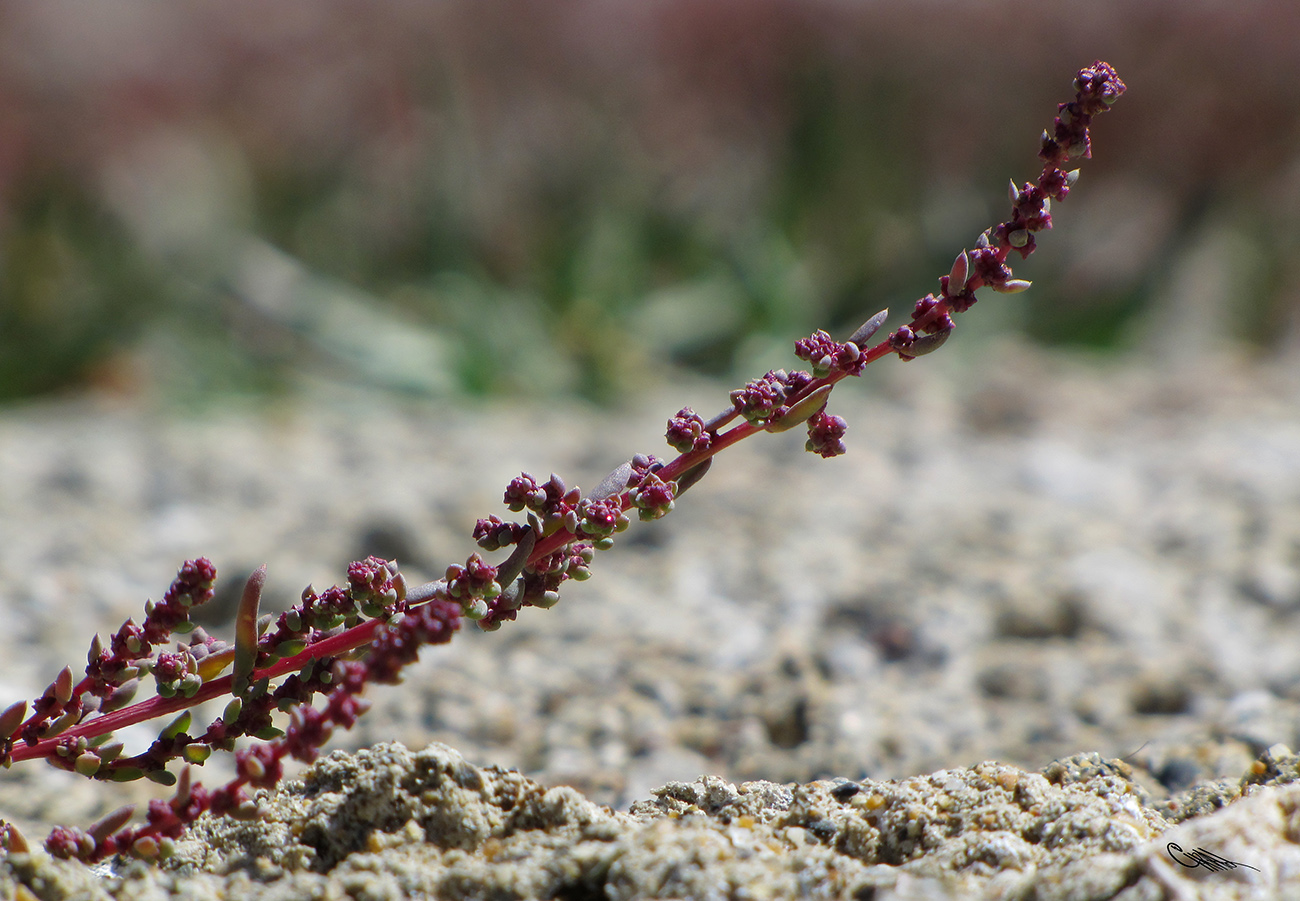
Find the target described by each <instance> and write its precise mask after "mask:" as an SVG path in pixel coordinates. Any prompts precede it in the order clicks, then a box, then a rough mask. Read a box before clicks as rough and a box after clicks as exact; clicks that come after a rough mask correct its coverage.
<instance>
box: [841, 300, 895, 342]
mask: <svg viewBox="0 0 1300 901" xmlns="http://www.w3.org/2000/svg"><path fill="white" fill-rule="evenodd" d="M888 318H889V310H888V309H885V310H881V311H880V312H879V313H877V314H876V315H874V316H872V317H871V318H870V319H868V320H867V321H866V322H864V323H862V325H860V326H858V330H857V331H856V332H854V333H853V334H852V335H849V343H850V344H856V345H857V346H858V348H859V349H862V345H864V344H866V343H867V342H868V341H869V340H871V336H872V335H874V334H875V333H876V332H878V331H880V327H881V326H882V325H884V324H885V320H886V319H888Z"/></svg>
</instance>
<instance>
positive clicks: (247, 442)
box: [0, 346, 1300, 898]
mask: <svg viewBox="0 0 1300 901" xmlns="http://www.w3.org/2000/svg"><path fill="white" fill-rule="evenodd" d="M943 356H945V357H950V359H945V360H940V359H939V357H938V356H936V357H935V358H933V359H934V362H933V363H932V362H931V360H929V359H927V360H926V361H922V362H919V363H913V364H907V365H895V366H893V367H888V366H885V367H880V368H881V369H882V370H883V372H882V373H881V374H878V375H871V376H869V378H868V379H867V380H866V381H867V382H868V384H867V385H855V384H846V385H843V386H841V387H840V388H839V389H838V390H837V392H836V396H835V398H834V399H833V401H832V407H833V412H838V413H840V414H841V415H844V416H845V417H846V418H847V419H848V421H849V426H850V431H849V435H848V438H847V441H848V444H849V448H850V450H849V454H848V455H846V456H845V457H841V458H837V459H835V460H830V461H822V460H820V459H818V458H816V457H813V456H812V455H808V454H803V453H802V452H801V445H802V439H801V438H800V437H799V435H798V433H797V432H793V433H786V434H784V435H776V436H763V437H762V438H758V439H754V440H752V441H748V442H744V443H743V444H742V445H740V446H738V447H736V448H734V449H733V450H731V451H728V452H727V454H726V456H725V457H724V458H722V459H720V460H719V461H718V464H717V465H715V467H714V469H713V471H711V472H710V473H709V474H708V476H707V477H706V478H705V479H704V480H703V481H702V482H701V483H700V484H699V485H698V486H697V487H695V488H694V489H692V492H691V494H689V495H687V496H686V498H685V499H683V500H682V501H681V502H680V503H679V504H678V509H677V510H676V511H675V512H674V513H673V515H672V516H670V517H668V518H667V519H666V520H664V521H662V522H660V523H653V524H636V525H634V527H633V529H632V530H631V531H630V532H629V533H626V534H625V535H624V536H623V537H622V538H621V540H620V541H619V544H618V546H617V547H616V548H615V549H614V550H613V551H612V552H610V553H606V554H602V555H601V556H600V557H598V558H597V560H596V562H595V566H594V567H593V568H594V571H595V578H593V579H592V580H591V581H590V582H587V583H584V584H582V585H575V586H571V588H570V589H569V590H568V591H567V592H566V594H565V597H564V600H563V601H562V602H561V603H560V604H559V605H558V606H557V607H556V608H554V609H553V610H550V611H539V610H530V611H525V613H526V614H527V615H522V616H521V617H520V620H519V621H518V622H516V623H511V624H508V625H507V626H506V627H505V628H503V629H502V630H501V631H500V632H498V633H494V634H481V633H478V632H477V631H476V630H473V629H470V630H467V631H466V633H465V634H463V635H461V636H459V637H458V638H457V640H456V641H455V642H453V643H452V644H451V645H447V646H444V647H439V648H432V649H429V650H428V651H427V652H426V653H425V655H424V656H423V657H422V660H421V662H420V663H419V664H418V665H416V666H415V667H413V669H412V671H411V672H410V674H409V676H408V678H407V682H406V684H405V685H404V686H402V687H400V688H383V689H379V690H376V691H374V692H373V693H372V694H371V698H372V700H374V702H375V707H374V709H373V710H372V711H371V713H370V714H368V715H367V716H366V717H365V718H364V719H363V721H362V723H361V724H360V725H359V726H358V728H357V729H355V730H353V732H352V733H351V734H349V735H346V736H337V737H336V739H335V741H334V742H333V743H332V747H336V748H341V749H344V751H342V752H339V753H336V754H334V755H331V756H330V757H328V758H325V759H323V760H322V761H321V762H320V763H318V764H317V765H316V767H315V768H314V769H312V770H311V771H310V772H307V773H305V774H303V775H304V777H305V778H306V781H305V782H301V783H289V784H287V785H286V786H285V787H284V789H283V790H282V791H281V792H279V793H277V794H276V796H275V797H273V798H272V797H268V798H266V799H265V802H264V803H265V805H266V808H267V811H268V814H267V817H266V818H265V819H264V820H263V821H261V822H260V823H257V824H242V825H232V824H205V825H203V826H201V827H200V828H198V829H196V830H195V832H194V833H193V837H192V840H191V841H189V842H183V843H181V844H182V847H181V848H180V849H179V850H178V854H177V857H176V858H175V859H174V860H173V861H172V862H170V864H168V865H167V866H166V867H162V868H158V867H144V866H143V865H135V864H124V865H122V866H121V867H120V868H119V869H118V870H117V875H116V876H114V877H112V878H106V877H101V876H95V875H93V874H91V873H90V872H89V871H86V870H84V868H82V869H78V868H77V866H75V865H71V864H56V863H53V862H50V861H49V860H48V859H46V858H44V857H43V855H39V854H37V855H33V856H31V857H30V858H27V857H22V856H17V857H16V858H15V859H11V860H10V861H9V862H8V863H7V864H4V865H3V866H0V886H5V887H6V888H7V889H8V890H9V891H10V892H11V893H12V892H17V891H19V890H18V889H17V888H16V886H18V885H19V884H21V885H22V886H24V888H23V889H22V891H31V892H34V893H35V894H36V895H37V896H38V897H41V898H48V897H92V896H94V895H93V894H78V893H79V892H92V891H93V892H95V893H98V894H99V896H106V895H107V896H112V897H115V898H134V897H146V896H147V897H151V898H152V897H166V896H168V895H180V894H185V895H186V897H258V898H263V897H264V898H272V897H303V896H307V895H309V894H311V893H317V896H319V897H394V898H400V897H421V896H426V897H427V896H438V897H501V898H516V897H517V898H526V897H565V898H588V897H591V898H595V897H613V898H632V897H692V898H694V897H699V898H711V897H719V898H742V897H773V898H785V897H856V898H870V897H875V898H883V897H900V898H901V897H954V896H987V897H1003V898H1030V897H1034V898H1058V897H1059V898H1067V897H1068V898H1109V897H1113V896H1116V895H1120V896H1122V897H1125V898H1144V897H1152V898H1156V897H1165V896H1178V894H1179V893H1180V892H1182V893H1185V895H1186V896H1187V897H1194V896H1201V897H1224V898H1229V897H1232V898H1236V897H1254V896H1255V895H1252V894H1251V893H1252V892H1254V893H1256V895H1258V896H1259V897H1280V896H1284V895H1285V893H1286V892H1288V891H1289V892H1291V893H1292V896H1295V897H1300V859H1298V857H1297V854H1298V848H1297V841H1300V826H1297V823H1300V814H1298V813H1297V810H1300V794H1298V792H1300V787H1298V786H1296V785H1293V784H1291V783H1294V782H1297V781H1300V779H1298V774H1297V758H1296V755H1294V754H1293V753H1292V752H1291V750H1290V749H1291V748H1296V747H1300V641H1297V637H1298V633H1300V503H1298V501H1300V405H1297V400H1298V399H1300V379H1298V378H1297V373H1296V370H1295V368H1294V367H1293V366H1290V367H1289V366H1287V365H1285V364H1284V363H1280V362H1278V363H1271V364H1265V363H1248V362H1244V361H1241V360H1236V359H1227V358H1222V359H1204V360H1200V361H1198V362H1197V364H1196V365H1195V366H1194V367H1188V368H1164V369H1159V368H1150V367H1138V366H1135V365H1111V366H1107V367H1100V366H1096V365H1089V364H1086V363H1083V362H1080V361H1077V360H1067V359H1060V358H1053V357H1046V356H1041V355H1036V354H1032V353H1029V352H1027V351H1024V350H1021V349H1018V348H1015V347H1012V346H1007V347H1002V348H997V349H996V350H995V352H994V353H993V356H994V358H996V359H997V361H998V367H997V370H996V371H990V370H989V369H988V367H987V359H988V357H987V356H986V358H985V362H984V363H983V365H982V366H981V365H978V364H977V363H976V362H974V361H970V362H968V361H964V360H963V359H962V358H960V356H958V355H955V354H954V355H948V354H945V355H943ZM724 398H725V390H724V389H723V388H722V387H720V386H716V385H708V384H695V383H692V384H679V385H676V386H674V387H673V388H672V390H668V389H664V390H663V391H662V392H660V391H654V392H648V394H647V396H646V397H643V398H641V399H639V400H638V401H637V402H636V403H635V405H634V406H632V407H629V408H628V409H625V410H618V411H613V412H611V411H593V410H590V409H587V408H583V407H580V406H576V405H572V406H565V405H561V404H551V405H548V406H546V407H544V408H543V407H541V406H537V405H534V406H526V405H513V406H512V405H498V404H488V405H485V406H484V407H483V408H481V409H477V410H467V409H456V408H450V407H439V406H436V405H432V404H414V403H402V402H398V401H395V400H393V399H391V398H384V397H374V396H369V395H365V394H346V395H345V394H340V393H339V392H332V393H325V392H319V393H310V394H308V395H306V396H303V397H300V398H297V399H295V400H293V401H280V402H274V403H267V402H262V403H258V404H248V405H244V406H237V405H233V404H228V405H225V406H222V407H220V408H214V409H208V410H205V411H200V412H196V413H190V414H187V415H179V414H177V413H175V412H164V411H160V410H159V409H157V408H151V407H150V406H148V405H147V404H145V403H142V402H140V401H139V400H131V399H126V400H123V399H120V398H118V399H115V398H105V397H87V398H77V399H70V400H66V401H62V402H57V403H56V402H50V403H42V404H36V405H31V406H27V407H22V408H10V409H8V410H5V411H3V412H0V512H2V513H3V516H0V585H3V586H4V587H3V588H2V589H0V606H3V608H4V610H5V613H6V614H7V622H8V623H9V624H10V626H11V627H10V628H9V629H7V630H5V632H4V634H3V635H0V655H2V659H4V660H5V664H4V666H3V667H0V704H8V703H9V702H11V701H13V700H17V699H19V698H23V697H28V698H30V697H34V696H35V695H37V694H39V692H40V691H41V690H42V689H43V688H44V686H45V684H47V683H48V681H49V680H50V678H51V677H52V676H53V674H54V673H55V672H57V670H58V669H59V668H61V667H62V666H63V665H64V664H66V663H69V662H73V661H77V660H80V659H84V655H85V649H86V646H87V644H88V642H89V638H90V635H91V633H93V632H94V631H95V630H99V631H100V632H101V634H108V633H109V632H110V631H112V630H113V629H115V628H116V626H117V625H118V624H119V623H120V622H121V621H122V620H123V619H125V618H126V617H127V616H130V615H134V616H136V617H137V618H138V617H139V615H140V612H139V611H140V605H141V604H142V602H143V600H144V598H146V597H149V596H154V597H157V596H158V595H159V594H160V593H161V591H162V590H163V589H164V588H165V587H166V585H167V583H168V581H169V580H170V579H171V577H172V575H173V574H174V572H175V569H176V568H177V566H178V565H179V564H180V562H181V561H182V560H183V559H185V558H187V557H193V556H198V555H206V556H208V557H210V558H211V559H213V560H214V562H215V563H216V564H217V567H218V571H219V573H220V574H221V576H220V579H219V593H218V597H217V599H216V600H215V601H214V602H213V604H212V607H213V609H212V610H211V612H210V613H209V614H208V621H207V626H208V627H209V629H210V630H211V631H213V632H215V633H216V634H218V635H224V634H226V633H227V632H228V630H229V617H230V614H231V612H232V607H233V601H234V598H235V597H237V594H238V587H239V585H240V584H241V583H242V581H243V579H244V578H245V577H246V576H247V574H248V573H249V572H251V570H252V569H253V568H254V567H256V566H257V565H258V564H260V563H262V562H266V563H267V564H268V565H269V568H270V578H269V580H268V586H267V591H266V597H267V599H268V603H270V604H271V605H272V606H274V605H275V603H276V599H278V601H279V603H280V604H288V603H289V602H291V601H292V600H294V599H296V597H297V596H298V594H299V592H300V591H301V588H302V587H303V586H304V585H306V584H307V583H308V582H313V583H314V584H315V585H316V586H317V587H318V588H320V587H323V586H325V585H327V584H331V583H332V582H335V581H338V580H340V579H341V578H342V577H343V573H344V567H345V566H346V563H347V561H348V560H350V559H354V558H358V557H361V556H364V555H366V554H368V553H377V554H380V555H382V556H387V557H396V558H397V559H398V560H399V562H400V563H401V564H402V566H403V568H404V569H405V570H406V571H408V572H409V573H411V574H412V576H413V577H416V578H419V577H422V576H437V575H439V574H440V573H441V570H442V569H443V568H444V567H445V566H446V565H447V564H448V563H450V562H455V561H459V560H463V558H464V557H465V556H466V555H467V554H468V553H469V552H470V551H471V550H472V549H473V547H472V545H473V542H472V541H471V540H470V539H469V538H468V532H469V530H470V528H471V527H472V525H473V522H474V520H475V519H476V518H477V517H479V516H486V515H487V514H488V513H493V512H495V513H498V514H499V515H501V514H502V512H503V511H502V509H501V507H500V492H501V490H502V488H503V487H504V485H505V483H506V482H507V481H508V480H509V479H510V478H511V477H512V476H514V475H517V474H518V473H519V472H520V471H521V470H527V471H530V472H533V473H534V474H536V475H538V476H539V477H544V476H545V475H547V474H549V473H550V471H551V470H552V469H554V470H555V471H556V472H559V473H561V474H562V475H563V476H564V477H565V478H566V480H567V481H569V482H570V484H572V483H574V482H576V483H578V484H580V485H582V486H584V487H587V486H593V485H595V484H596V483H597V482H598V481H599V480H600V478H601V477H602V476H603V475H604V474H605V473H606V472H607V471H609V470H611V469H613V468H614V467H615V466H616V465H617V464H618V463H620V462H621V461H622V460H625V459H627V457H628V456H630V454H631V453H632V452H634V451H646V452H657V453H662V454H663V455H665V456H666V455H667V451H666V449H665V450H664V451H660V448H662V447H663V444H662V437H661V436H662V430H663V422H664V420H665V419H666V418H667V415H668V414H670V413H672V412H674V411H675V410H677V409H678V408H679V407H680V406H682V404H684V403H689V404H691V405H692V406H694V407H696V409H698V410H700V412H702V413H704V414H706V415H707V414H709V413H712V412H714V411H715V410H716V409H717V408H719V407H720V406H722V405H723V404H724V403H725V401H724V400H723V399H724ZM221 586H224V588H222V587H221ZM74 622H75V623H76V625H75V626H70V625H69V624H70V623H74ZM74 665H75V664H74ZM217 713H219V709H218V710H212V711H207V712H205V714H204V715H208V716H212V715H216V714H217ZM120 737H122V738H123V739H124V740H128V741H135V742H137V743H147V742H148V741H149V739H150V738H151V737H152V733H150V732H149V731H148V730H147V729H145V728H144V727H140V728H138V729H137V730H136V733H135V734H133V735H122V736H120ZM392 741H396V742H400V743H401V744H391V743H389V742H392ZM435 742H436V743H441V744H433V743H435ZM452 748H454V749H455V750H454V751H453V750H451V749H452ZM361 749H369V750H361ZM421 749H423V750H421ZM344 752H358V753H355V754H351V753H344ZM993 761H997V762H996V763H995V762H993ZM223 767H228V764H226V763H223V762H221V761H218V760H216V759H214V760H213V761H210V762H209V763H208V765H207V766H206V767H205V768H204V770H203V771H202V772H201V773H199V775H201V776H202V777H203V779H204V781H206V782H209V783H211V784H217V783H218V782H219V781H220V780H221V778H222V777H223V775H224V774H225V773H227V772H228V769H227V770H223V769H222V768H223ZM511 770H517V771H518V772H512V771H511ZM348 774H350V775H348ZM63 776H64V774H61V773H58V772H54V771H50V770H48V769H47V768H40V767H33V766H31V765H20V766H15V767H14V768H13V769H11V770H9V771H8V772H7V773H5V774H4V776H3V778H2V779H0V812H3V815H4V816H5V817H6V818H8V819H11V820H12V821H14V822H16V823H18V824H19V825H20V826H22V827H23V829H24V831H25V832H26V833H27V835H28V837H29V838H31V839H33V840H35V838H36V837H37V836H40V835H42V834H43V831H44V830H46V829H48V826H49V825H50V824H52V823H55V822H68V823H76V824H82V825H84V824H85V823H87V822H89V821H90V820H92V819H94V818H95V817H96V816H98V815H100V814H102V813H103V812H106V811H107V810H109V809H111V808H112V807H115V806H117V805H119V804H121V803H125V802H126V801H130V800H142V799H145V798H147V797H149V792H148V791H146V790H144V789H140V788H137V787H136V786H125V787H118V786H114V787H113V788H112V789H109V790H105V788H104V787H103V786H100V785H96V784H90V783H85V784H82V782H81V781H79V780H74V779H67V778H63ZM1171 837H1172V838H1171ZM1170 841H1174V842H1176V843H1177V844H1179V845H1180V846H1181V847H1183V848H1185V849H1189V850H1190V849H1194V848H1197V847H1200V848H1205V849H1207V850H1209V851H1212V852H1213V853H1215V854H1218V855H1220V856H1223V857H1226V858H1228V859H1230V860H1233V861H1236V862H1239V863H1241V864H1242V866H1240V867H1237V868H1235V869H1229V870H1225V871H1223V872H1211V871H1210V870H1209V869H1207V868H1205V867H1199V868H1196V869H1189V868H1188V867H1186V866H1184V865H1181V864H1179V863H1178V862H1177V860H1176V859H1175V857H1174V856H1173V855H1171V853H1170V852H1169V850H1168V843H1169V842H1170ZM1248 866H1249V867H1253V868H1254V869H1249V868H1248ZM78 880H80V881H78Z"/></svg>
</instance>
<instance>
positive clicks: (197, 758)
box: [181, 744, 212, 765]
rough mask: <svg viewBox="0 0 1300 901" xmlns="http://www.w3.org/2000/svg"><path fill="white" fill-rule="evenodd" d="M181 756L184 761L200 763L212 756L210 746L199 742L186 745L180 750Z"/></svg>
mask: <svg viewBox="0 0 1300 901" xmlns="http://www.w3.org/2000/svg"><path fill="white" fill-rule="evenodd" d="M181 756H182V757H183V758H185V762H186V763H195V764H199V765H202V764H203V762H204V761H206V760H207V759H208V758H209V757H211V756H212V748H210V747H208V746H207V745H199V744H193V745H186V746H185V750H183V751H181Z"/></svg>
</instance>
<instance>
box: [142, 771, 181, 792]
mask: <svg viewBox="0 0 1300 901" xmlns="http://www.w3.org/2000/svg"><path fill="white" fill-rule="evenodd" d="M144 777H145V778H146V779H148V780H149V781H150V782H156V783H158V784H159V785H165V786H167V787H169V788H170V787H171V786H173V785H175V784H176V775H175V774H174V773H169V772H167V771H166V770H153V771H152V772H148V773H145V774H144Z"/></svg>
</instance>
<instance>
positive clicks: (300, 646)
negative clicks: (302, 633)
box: [275, 638, 307, 657]
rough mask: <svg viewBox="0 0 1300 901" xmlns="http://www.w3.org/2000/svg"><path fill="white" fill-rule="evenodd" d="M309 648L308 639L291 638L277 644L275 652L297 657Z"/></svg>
mask: <svg viewBox="0 0 1300 901" xmlns="http://www.w3.org/2000/svg"><path fill="white" fill-rule="evenodd" d="M305 650H307V639H305V638H290V639H287V640H285V641H282V642H280V643H279V644H278V645H276V648H275V653H276V655H277V656H279V657H296V656H297V655H299V654H301V653H302V652H303V651H305Z"/></svg>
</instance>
